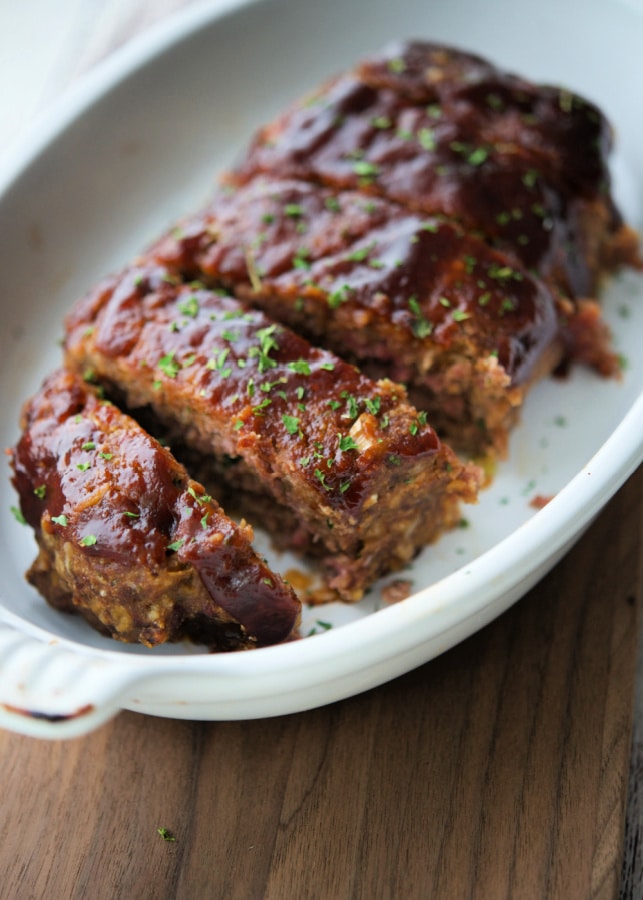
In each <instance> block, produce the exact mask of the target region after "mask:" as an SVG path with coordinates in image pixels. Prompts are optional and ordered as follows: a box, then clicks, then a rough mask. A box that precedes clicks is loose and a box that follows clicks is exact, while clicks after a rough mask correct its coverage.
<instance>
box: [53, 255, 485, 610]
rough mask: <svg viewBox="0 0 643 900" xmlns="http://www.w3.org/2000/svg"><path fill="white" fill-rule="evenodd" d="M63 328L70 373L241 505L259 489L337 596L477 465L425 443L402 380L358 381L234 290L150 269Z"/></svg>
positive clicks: (84, 304) (446, 503) (130, 274)
mask: <svg viewBox="0 0 643 900" xmlns="http://www.w3.org/2000/svg"><path fill="white" fill-rule="evenodd" d="M66 326H67V337H66V361H67V365H68V366H69V367H70V368H71V369H73V370H75V371H77V372H81V373H84V374H85V377H91V378H95V379H97V380H99V381H100V382H101V383H102V384H103V385H105V386H106V387H107V389H108V390H113V389H115V390H117V391H118V392H119V394H120V395H121V396H122V397H123V398H124V401H125V402H126V403H127V406H128V407H129V408H130V409H136V408H142V407H147V408H149V409H151V410H152V411H153V413H154V417H155V419H156V420H157V421H158V422H159V423H160V424H161V425H162V426H163V427H164V428H165V429H167V431H168V433H169V434H170V435H171V439H172V440H174V439H175V438H176V439H180V440H181V441H183V442H185V443H187V445H188V446H190V447H192V448H193V449H194V450H197V451H198V452H199V453H200V454H202V455H203V456H205V457H207V458H212V457H214V458H215V459H217V460H218V461H219V463H220V465H221V467H222V471H223V467H224V466H226V465H227V469H226V470H225V472H226V473H227V477H228V478H229V479H230V480H231V482H232V484H233V485H234V488H235V491H236V490H237V487H238V488H239V491H238V492H239V494H240V495H242V493H245V492H248V493H250V495H251V500H250V505H251V507H252V508H254V506H255V503H256V499H255V498H256V497H257V496H261V495H264V496H265V495H268V496H269V497H270V499H271V506H272V519H271V523H270V525H271V530H273V531H274V532H275V533H279V534H281V535H282V536H283V537H284V540H285V542H286V543H287V544H288V545H290V546H295V547H298V548H300V549H304V550H305V551H306V552H309V553H313V554H315V555H316V556H318V558H319V561H320V563H321V566H322V568H323V570H324V572H325V574H326V577H327V579H328V584H329V587H330V588H331V589H332V590H334V591H336V592H337V594H338V595H339V596H340V597H342V598H343V599H345V600H357V599H359V598H360V597H361V596H362V594H363V592H364V590H365V589H366V587H367V586H368V585H370V584H371V583H372V582H373V581H374V580H375V579H376V578H377V577H378V576H380V575H382V574H384V573H386V572H389V571H391V570H393V569H396V568H399V567H400V566H402V565H404V564H406V563H407V562H408V561H409V560H410V559H411V558H412V557H413V555H414V554H415V553H416V552H417V550H418V549H419V548H420V547H422V546H423V545H424V544H426V543H428V542H430V541H432V540H433V539H434V538H435V537H437V536H438V535H439V534H440V533H441V532H442V531H443V530H444V529H445V528H446V527H449V526H451V525H453V524H454V523H455V522H456V521H457V520H458V517H459V502H460V501H461V500H464V501H472V500H474V499H475V496H476V491H477V488H478V486H479V481H480V475H479V470H478V469H477V468H476V467H473V466H469V465H465V464H463V463H461V462H459V461H458V459H457V458H456V456H455V455H454V453H453V451H451V450H450V449H449V448H448V447H447V446H446V445H444V444H442V443H441V441H440V440H439V438H438V436H437V434H436V433H435V431H434V430H433V429H432V428H431V426H430V425H429V424H428V423H427V421H426V415H425V414H423V413H418V411H417V410H416V409H414V408H413V407H412V406H411V405H410V404H409V403H408V402H407V400H406V396H405V391H404V389H403V388H402V387H400V386H399V385H396V384H393V383H391V382H389V381H386V380H382V381H379V382H374V381H371V380H370V379H369V378H367V377H366V376H365V375H363V374H362V373H361V372H359V371H358V370H357V369H356V368H354V367H353V366H352V365H349V364H348V363H346V362H344V361H342V360H341V359H339V358H338V357H337V356H335V355H333V354H332V353H331V352H330V351H327V350H322V349H318V348H315V347H312V346H311V345H310V344H309V343H308V342H307V341H306V340H305V339H304V338H302V337H301V336H298V335H296V334H295V333H294V332H292V331H290V330H288V329H287V328H285V327H283V326H281V325H278V324H276V323H274V322H272V321H271V320H270V319H268V318H267V317H266V316H265V314H264V313H262V312H261V311H256V310H251V309H249V308H248V307H247V306H244V305H243V304H242V303H240V302H239V301H237V300H234V299H232V298H229V297H226V296H221V294H219V293H217V292H214V291H209V290H205V289H203V288H202V287H200V286H198V285H194V284H177V283H176V279H175V278H173V276H172V275H171V273H168V271H167V270H166V269H164V268H163V267H160V266H153V265H147V266H140V267H136V266H134V267H132V268H131V269H129V270H127V271H126V272H125V273H123V274H120V275H117V276H114V277H113V278H111V279H108V280H106V281H105V282H104V283H103V284H101V285H100V286H99V287H98V288H97V289H96V290H95V291H93V292H92V293H91V294H90V295H89V296H88V297H86V298H85V299H84V300H83V301H81V302H80V303H79V304H78V305H77V306H76V308H75V309H74V310H73V311H72V312H71V314H70V315H69V317H68V319H67V323H66ZM242 488H243V489H244V491H242V490H241V489H242ZM282 512H283V514H284V516H283V518H282V517H281V516H280V513H282ZM254 521H255V522H257V516H256V515H255V517H254Z"/></svg>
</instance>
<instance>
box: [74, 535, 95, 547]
mask: <svg viewBox="0 0 643 900" xmlns="http://www.w3.org/2000/svg"><path fill="white" fill-rule="evenodd" d="M97 540H98V538H97V537H96V535H95V534H86V535H85V536H84V537H82V538H81V539H80V541H79V543H80V546H81V547H93V546H94V544H95V543H96V542H97Z"/></svg>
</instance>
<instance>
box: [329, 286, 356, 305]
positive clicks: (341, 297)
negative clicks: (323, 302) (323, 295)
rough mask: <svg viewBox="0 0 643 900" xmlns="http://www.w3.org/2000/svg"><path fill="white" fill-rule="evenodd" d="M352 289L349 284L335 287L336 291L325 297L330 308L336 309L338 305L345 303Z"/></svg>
mask: <svg viewBox="0 0 643 900" xmlns="http://www.w3.org/2000/svg"><path fill="white" fill-rule="evenodd" d="M352 290H353V288H351V287H350V285H348V284H343V285H342V286H341V287H340V288H337V290H336V291H332V292H331V293H330V294H329V295H328V298H327V302H328V305H329V306H330V308H331V309H337V307H338V306H340V305H341V304H342V303H345V302H346V300H348V295H349V294H350V293H351V291H352Z"/></svg>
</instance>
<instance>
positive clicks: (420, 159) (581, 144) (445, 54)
mask: <svg viewBox="0 0 643 900" xmlns="http://www.w3.org/2000/svg"><path fill="white" fill-rule="evenodd" d="M609 145H610V132H609V129H608V127H607V125H606V123H605V120H604V119H603V118H602V116H600V114H599V113H598V111H597V110H596V108H595V107H593V106H592V105H591V104H589V103H587V102H586V101H584V100H582V99H581V98H579V97H577V96H576V95H573V94H570V93H569V92H567V91H562V90H559V89H555V88H548V87H535V86H533V85H531V84H529V83H528V82H525V81H522V80H521V79H518V78H515V77H514V76H510V75H506V74H504V73H502V72H499V71H498V70H496V69H494V68H493V67H492V66H490V65H489V64H488V63H484V62H483V61H482V60H479V59H478V58H476V57H472V56H469V55H467V54H461V53H459V52H458V51H454V50H450V49H448V48H439V47H434V46H433V45H430V44H420V43H413V44H407V45H402V46H399V47H396V48H393V49H392V51H391V52H389V53H385V54H384V55H383V56H381V57H378V58H376V59H374V60H371V61H366V62H365V63H363V64H362V65H361V66H360V67H359V68H358V69H357V71H356V72H355V73H351V74H348V75H345V76H342V77H340V78H338V79H337V80H335V81H333V82H331V83H330V84H328V85H326V86H324V87H323V88H322V89H321V90H320V91H319V92H318V93H317V94H316V95H314V96H313V97H311V98H310V99H309V101H308V102H306V103H305V104H302V105H299V106H296V107H294V108H292V109H291V110H289V111H288V112H286V113H285V114H284V115H283V116H281V117H280V118H278V119H277V120H276V121H275V122H274V123H272V124H271V125H268V126H266V127H265V128H263V129H262V130H261V131H260V132H259V134H258V135H257V137H256V139H255V142H254V144H253V145H252V147H251V149H250V151H249V154H248V156H247V157H246V159H245V160H244V161H242V163H241V165H240V166H239V168H238V169H237V171H236V172H235V173H234V175H233V176H231V178H232V180H233V181H234V180H236V181H245V180H247V179H249V178H251V177H253V176H254V175H255V174H256V173H257V172H269V173H271V174H273V175H276V176H279V177H297V178H304V179H312V180H317V181H321V182H323V183H327V184H330V185H333V186H334V187H336V188H340V189H346V188H357V187H358V188H360V190H362V191H366V192H369V193H373V194H380V195H384V196H387V197H389V198H391V199H394V200H397V201H400V202H402V203H404V204H405V205H406V206H408V207H410V208H412V209H416V210H419V211H421V212H424V213H429V214H435V213H440V214H444V215H447V216H450V217H454V218H457V219H458V220H460V221H461V222H462V223H463V224H465V225H466V227H467V228H469V229H473V230H476V231H478V232H480V233H481V234H482V235H484V237H485V238H487V239H489V240H491V241H493V242H495V243H497V244H498V245H499V246H502V247H504V248H508V249H510V250H511V251H512V252H513V253H515V254H516V255H517V256H518V257H519V258H520V260H521V261H522V262H523V263H524V264H525V265H526V266H527V267H528V268H535V269H538V270H539V272H540V273H541V274H544V275H546V276H548V277H552V278H554V280H556V281H557V282H559V283H560V284H562V285H563V286H564V288H565V289H566V290H567V291H568V292H569V293H571V294H572V295H576V294H580V295H583V294H586V293H588V292H589V291H590V290H591V288H592V279H593V276H592V272H591V271H590V269H589V267H588V261H587V259H586V258H585V248H584V247H579V242H578V240H577V235H576V234H575V231H574V228H575V222H574V217H575V211H576V205H577V204H578V202H579V201H580V200H581V199H589V200H593V199H596V198H600V199H601V201H602V202H608V209H609V211H610V215H611V216H612V218H613V224H614V225H615V224H616V221H617V217H616V213H615V211H614V210H613V208H612V207H611V205H609V201H608V200H607V198H608V190H609V180H608V172H607V166H606V160H605V158H606V154H607V151H608V149H609Z"/></svg>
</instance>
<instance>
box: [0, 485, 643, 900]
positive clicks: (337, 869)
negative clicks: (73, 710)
mask: <svg viewBox="0 0 643 900" xmlns="http://www.w3.org/2000/svg"><path fill="white" fill-rule="evenodd" d="M642 496H643V471H641V472H639V473H638V475H637V476H636V477H635V478H633V479H632V480H631V481H630V483H629V484H628V485H627V486H626V487H625V488H624V489H623V490H622V491H621V492H620V493H619V494H618V496H617V497H616V498H615V500H614V501H613V502H612V503H611V504H610V506H609V507H608V509H607V510H606V511H605V512H604V513H603V514H602V515H601V516H600V517H599V519H598V520H597V521H596V522H595V524H594V525H593V527H592V528H591V529H590V531H589V532H588V533H587V535H586V536H585V537H584V538H583V540H582V541H581V542H580V543H579V544H578V545H577V546H576V547H575V548H574V549H573V550H572V552H571V553H570V554H569V555H568V556H567V557H566V558H565V559H564V560H563V561H562V563H561V564H559V565H558V566H557V567H556V569H555V570H554V571H553V572H552V573H551V574H550V575H549V576H548V577H547V578H545V579H544V581H543V582H541V584H539V585H538V586H537V587H536V588H535V589H534V590H533V591H532V592H531V593H530V594H529V595H528V596H527V597H526V598H524V600H522V601H521V602H520V603H519V604H517V605H516V606H515V607H514V608H513V609H512V610H510V611H509V612H508V613H507V614H505V615H504V616H503V617H501V618H500V619H499V620H498V621H497V622H495V623H493V624H492V625H490V626H489V627H487V628H486V629H484V630H483V631H482V632H480V633H479V634H477V635H475V636H474V637H473V638H471V639H469V640H468V641H466V642H465V643H463V644H462V645H460V646H459V647H457V648H455V649H454V650H452V651H451V652H449V653H447V654H445V655H444V656H442V657H441V658H439V659H437V660H434V661H433V662H432V663H429V664H427V665H425V666H423V667H421V668H420V669H418V670H416V671H415V672H412V673H409V674H408V675H406V676H404V677H402V678H399V679H397V680H396V681H394V682H392V683H390V684H388V685H384V686H383V687H381V688H379V689H377V690H374V691H371V692H369V693H368V694H365V695H363V696H361V697H356V698H352V699H350V700H347V701H344V702H342V703H337V704H335V705H333V706H331V707H327V708H325V709H320V710H314V711H311V712H309V713H304V714H301V715H296V716H284V717H280V718H278V719H272V720H265V721H256V722H244V723H234V722H233V723H190V722H173V721H166V720H161V719H153V718H148V717H143V716H136V715H134V714H130V713H125V714H122V715H121V716H119V717H118V719H117V720H116V721H114V722H113V723H110V724H108V725H107V726H105V727H103V728H102V729H101V730H100V731H99V732H97V733H96V734H93V735H90V736H89V737H87V738H83V739H79V740H76V741H71V742H68V743H53V744H46V743H41V742H38V741H33V740H30V739H27V738H23V737H19V736H15V735H10V734H8V733H1V734H0V754H1V758H2V761H3V764H2V769H1V774H0V790H1V793H2V811H3V815H2V817H1V819H0V871H2V872H3V879H2V885H1V886H0V897H2V898H4V897H7V898H14V897H20V898H21V900H22V898H23V897H42V896H61V897H62V896H64V897H73V898H80V897H87V896H92V898H96V900H101V898H110V900H113V898H120V897H122V898H131V897H137V898H148V897H149V898H155V900H156V898H161V900H163V898H168V900H169V898H176V897H201V896H208V897H210V896H211V897H226V898H227V897H232V898H248V897H253V898H254V897H267V898H283V897H297V898H307V897H310V898H313V897H314V898H316V900H317V898H325V897H328V898H331V897H332V898H349V897H355V898H369V900H370V898H380V897H381V898H389V897H404V898H411V900H412V898H415V897H417V898H424V897H428V896H431V897H484V898H487V897H499V896H520V897H521V898H529V897H543V898H549V897H583V898H587V897H595V898H603V897H614V896H615V895H616V893H617V891H618V884H619V876H620V870H621V847H622V836H623V819H624V805H625V793H626V790H625V789H626V782H627V772H628V760H629V749H630V734H631V704H632V697H633V685H634V669H635V656H636V644H637V633H638V621H639V602H638V598H639V597H640V579H641V565H640V560H641V555H640V548H641V533H642V522H641V519H642V510H643V504H642V502H641V500H642ZM159 827H165V828H167V829H169V831H170V832H171V833H172V834H173V835H174V836H175V838H176V840H175V841H164V840H163V839H162V838H161V836H160V835H159V834H158V833H157V829H158V828H159Z"/></svg>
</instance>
